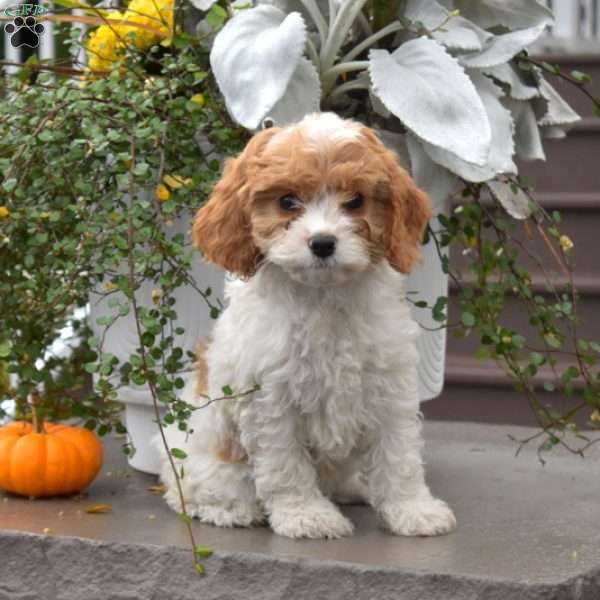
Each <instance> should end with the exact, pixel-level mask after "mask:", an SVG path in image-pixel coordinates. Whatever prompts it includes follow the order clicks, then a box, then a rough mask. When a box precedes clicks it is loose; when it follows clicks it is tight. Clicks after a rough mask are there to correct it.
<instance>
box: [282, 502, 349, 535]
mask: <svg viewBox="0 0 600 600" xmlns="http://www.w3.org/2000/svg"><path fill="white" fill-rule="evenodd" d="M270 521H271V527H272V528H273V531H274V532H275V533H278V534H279V535H284V536H286V537H291V538H341V537H345V536H349V535H352V533H353V532H354V525H353V524H352V522H351V521H349V520H348V519H347V518H346V517H344V515H343V514H342V513H341V512H340V511H339V510H338V508H337V507H336V506H335V505H334V504H332V503H331V502H329V500H327V499H325V498H323V499H319V500H316V501H313V502H310V503H307V504H302V505H299V504H296V503H294V504H293V505H276V506H274V507H273V509H272V511H271V517H270Z"/></svg>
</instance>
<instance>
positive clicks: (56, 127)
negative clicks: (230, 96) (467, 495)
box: [0, 0, 244, 471]
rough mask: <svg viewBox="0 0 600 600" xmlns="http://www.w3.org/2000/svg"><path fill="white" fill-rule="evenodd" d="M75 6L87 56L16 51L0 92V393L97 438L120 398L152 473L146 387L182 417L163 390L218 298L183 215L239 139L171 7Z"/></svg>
mask: <svg viewBox="0 0 600 600" xmlns="http://www.w3.org/2000/svg"><path fill="white" fill-rule="evenodd" d="M86 10H87V13H88V14H87V15H86V16H84V17H82V20H84V21H85V22H86V23H89V22H91V23H93V24H97V25H98V27H97V28H96V29H94V30H92V32H91V33H90V35H89V37H88V39H87V41H86V42H85V44H86V48H87V51H88V54H89V56H90V60H89V62H88V64H87V66H85V67H84V66H83V65H81V66H80V65H77V64H75V65H70V66H65V65H64V64H56V65H53V64H45V63H42V64H40V63H38V62H36V61H35V60H32V61H29V62H28V63H27V64H26V65H24V66H23V68H22V69H21V71H20V72H19V74H18V75H17V76H15V77H12V78H11V79H10V80H9V82H8V87H7V94H8V95H9V97H10V98H11V101H10V102H8V101H2V102H0V120H1V122H2V125H3V132H5V133H6V135H4V136H3V139H2V141H1V142H0V171H1V173H2V181H1V184H0V185H1V186H2V201H1V202H0V203H1V204H2V206H1V210H0V245H1V247H2V252H1V254H2V256H1V258H0V272H2V273H3V277H2V283H1V284H0V287H1V289H0V312H1V313H2V315H1V316H0V331H1V332H2V335H1V339H2V340H4V341H3V342H2V345H1V347H0V350H1V356H0V359H1V360H2V361H3V364H5V365H6V369H7V370H8V372H9V373H10V374H11V375H12V378H13V380H14V381H15V382H16V384H15V385H14V386H13V389H8V387H6V386H4V388H3V389H2V398H3V399H8V398H10V399H14V400H16V405H17V417H20V418H26V419H29V420H31V418H32V415H31V398H32V397H33V395H35V396H36V397H37V398H39V400H38V401H37V403H36V404H37V413H38V415H39V416H40V418H48V419H63V420H64V419H77V420H81V421H82V422H83V423H84V424H85V426H86V427H87V428H89V429H95V430H96V431H98V433H99V434H100V435H104V434H106V433H108V432H111V431H116V432H117V433H120V434H123V433H125V427H124V426H123V424H122V423H121V415H120V409H121V406H122V405H121V403H123V402H125V403H126V404H127V406H128V407H130V406H131V409H129V410H128V411H127V415H126V421H127V429H128V434H129V436H130V440H131V441H132V444H131V445H129V446H127V447H126V450H127V451H128V452H129V454H130V460H131V462H132V465H133V466H136V467H138V468H141V469H142V470H148V471H153V470H154V469H155V467H154V465H153V458H152V456H153V454H152V452H153V451H152V449H151V448H150V447H149V438H150V437H151V435H152V434H153V432H154V431H155V428H156V420H157V414H156V413H155V411H154V405H153V401H152V398H153V393H154V394H155V395H156V396H160V402H161V408H162V410H161V411H160V412H161V414H162V416H163V418H164V419H165V420H166V421H167V422H173V421H175V420H181V421H182V422H183V421H184V418H185V415H186V414H189V409H188V408H187V407H185V406H184V405H183V404H178V400H177V390H179V389H181V388H182V387H183V385H184V381H185V378H186V377H187V375H188V373H189V372H190V371H191V368H192V367H191V365H192V363H193V360H194V350H195V345H196V344H197V342H198V340H199V339H200V338H201V337H202V336H203V335H206V334H207V333H208V330H209V328H210V324H211V322H212V320H213V319H214V318H215V317H216V316H217V315H218V313H219V310H220V306H221V300H220V293H221V290H222V281H223V275H222V274H220V273H217V272H216V271H215V270H214V269H212V268H211V267H208V266H206V265H204V264H202V262H201V260H200V257H199V256H198V255H197V254H194V253H193V251H192V248H191V244H190V241H189V236H188V229H189V226H190V221H191V216H192V214H193V213H194V211H195V210H196V208H197V206H198V205H199V204H200V203H201V202H202V200H203V199H204V198H205V196H206V194H207V193H208V190H209V189H210V187H211V185H212V182H213V180H214V178H215V177H216V176H217V175H218V173H219V169H220V159H221V157H222V156H223V155H226V154H229V153H233V152H236V151H237V150H238V148H239V145H240V143H241V140H242V138H243V137H244V134H243V132H242V130H240V129H238V128H236V127H235V126H232V124H231V122H230V120H229V119H228V117H227V114H226V112H225V111H224V109H223V107H222V106H221V104H220V98H219V97H218V94H217V93H216V91H215V86H214V82H213V80H212V77H211V74H210V67H209V64H208V55H207V52H206V50H205V49H203V48H202V46H201V45H200V44H199V43H198V42H197V41H195V40H194V39H193V38H191V37H190V36H188V35H187V34H186V33H185V32H183V30H182V29H181V28H180V27H176V26H175V24H174V21H175V19H174V16H173V4H172V2H170V1H166V2H162V3H154V2H148V1H146V0H133V1H132V2H131V3H130V4H129V7H128V9H127V10H126V11H125V12H119V11H116V10H103V9H95V8H93V7H90V8H89V9H86ZM54 17H56V20H59V21H60V19H61V18H62V17H61V15H54V16H53V15H49V17H48V18H54ZM68 31H70V32H71V33H72V38H71V40H70V43H71V44H72V45H74V46H75V45H76V43H77V38H76V35H75V34H76V31H74V30H72V29H69V30H68ZM16 147H18V148H19V151H18V152H17V153H14V148H16ZM48 165H51V168H48ZM88 306H89V307H88ZM204 307H206V310H205V309H204ZM77 309H79V310H77ZM40 324H43V326H41V325H40ZM61 332H62V338H63V339H62V340H60V339H59V338H61V335H60V334H61ZM65 332H67V333H65ZM57 339H58V340H59V341H58V342H57ZM142 340H143V341H142ZM92 376H93V378H94V383H93V385H92V383H91V381H90V379H91V377H92ZM149 385H151V386H152V391H151V390H150V388H149V387H148V386H149ZM139 413H142V416H141V421H138V420H136V416H137V415H138V414H139ZM182 426H183V425H182ZM149 428H152V431H149ZM134 450H135V452H134Z"/></svg>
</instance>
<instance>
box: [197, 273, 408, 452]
mask: <svg viewBox="0 0 600 600" xmlns="http://www.w3.org/2000/svg"><path fill="white" fill-rule="evenodd" d="M402 287H403V278H402V277H401V276H400V275H399V274H398V273H396V272H395V271H393V270H392V269H391V268H390V267H389V266H388V265H387V264H382V265H381V266H379V267H377V268H373V269H372V270H371V271H370V272H369V273H367V274H365V276H364V277H363V278H362V279H361V280H360V281H355V282H352V283H350V284H347V285H344V286H339V287H329V288H311V287H308V286H303V285H301V284H297V283H293V282H291V281H290V280H289V278H287V276H285V275H283V274H281V273H280V272H278V270H277V269H275V268H274V269H271V270H269V269H265V270H264V271H262V272H261V273H260V274H259V275H257V276H256V277H255V278H253V279H252V280H250V281H248V282H234V283H232V284H230V285H229V288H228V295H229V302H230V304H229V307H228V308H227V309H226V311H225V313H224V314H223V315H222V317H221V318H220V319H219V322H218V324H217V327H216V329H215V335H214V343H213V344H212V346H211V351H210V358H211V363H212V364H210V365H209V371H211V389H212V391H211V395H213V394H218V393H219V392H220V389H221V386H223V385H230V386H231V387H233V388H234V389H236V390H244V389H247V388H248V387H251V386H252V385H254V383H257V384H258V385H259V386H261V392H259V393H258V394H257V396H256V397H255V398H252V399H249V398H245V399H244V400H243V401H241V402H240V403H239V404H238V405H237V406H236V408H235V409H234V410H233V411H232V412H233V413H234V414H233V415H232V416H233V419H234V421H237V420H238V418H239V416H240V412H239V411H249V412H250V413H256V414H254V415H253V418H256V419H257V422H256V426H257V427H258V426H260V427H264V426H265V424H266V422H267V421H268V420H269V419H270V418H271V417H275V414H274V413H278V414H279V413H281V412H283V411H288V412H291V413H292V414H293V415H294V422H295V431H294V432H293V435H296V436H297V437H298V438H299V439H301V440H302V442H303V444H304V445H305V446H306V447H307V448H310V449H311V450H313V451H316V452H317V453H318V454H323V455H326V456H328V457H330V458H332V459H340V458H344V457H345V456H348V454H349V453H350V452H351V451H352V449H353V448H356V447H357V445H360V443H361V441H362V440H363V439H364V438H365V436H368V434H369V431H370V430H371V429H372V428H373V424H374V423H375V422H376V421H377V419H380V418H381V414H380V411H379V406H380V399H381V398H380V396H381V394H382V393H383V392H382V390H384V391H385V388H386V382H387V380H388V379H389V374H390V373H393V372H397V371H399V370H401V369H403V368H405V367H406V365H407V364H410V365H414V364H416V351H415V348H414V340H415V338H416V335H417V332H418V327H417V325H416V324H415V323H414V322H413V321H412V320H411V318H410V311H409V308H408V306H407V305H406V302H405V301H404V300H403V299H402V296H403V289H402ZM267 396H269V398H270V400H269V401H270V402H272V404H271V405H270V406H268V407H267V406H265V405H263V404H262V402H261V400H260V398H261V397H267ZM273 396H275V397H276V398H274V399H273ZM378 403H379V404H378ZM232 408H233V407H232ZM235 413H237V416H236V414H235Z"/></svg>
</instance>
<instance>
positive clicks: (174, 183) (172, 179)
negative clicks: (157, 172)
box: [163, 175, 192, 190]
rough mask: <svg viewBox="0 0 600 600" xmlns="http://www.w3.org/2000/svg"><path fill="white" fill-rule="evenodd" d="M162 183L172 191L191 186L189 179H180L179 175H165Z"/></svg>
mask: <svg viewBox="0 0 600 600" xmlns="http://www.w3.org/2000/svg"><path fill="white" fill-rule="evenodd" d="M163 181H164V182H165V183H166V184H167V185H168V186H169V187H170V188H171V189H172V190H178V189H179V188H181V187H185V186H188V185H191V184H192V180H191V179H190V178H189V177H181V175H165V176H164V177H163Z"/></svg>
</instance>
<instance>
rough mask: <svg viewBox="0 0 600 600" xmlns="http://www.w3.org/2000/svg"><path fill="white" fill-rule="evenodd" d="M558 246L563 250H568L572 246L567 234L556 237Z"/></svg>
mask: <svg viewBox="0 0 600 600" xmlns="http://www.w3.org/2000/svg"><path fill="white" fill-rule="evenodd" d="M558 242H559V244H560V247H561V248H562V249H563V252H568V251H569V250H572V248H573V242H572V240H571V238H570V237H569V236H568V235H561V236H560V238H559V239H558Z"/></svg>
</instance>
